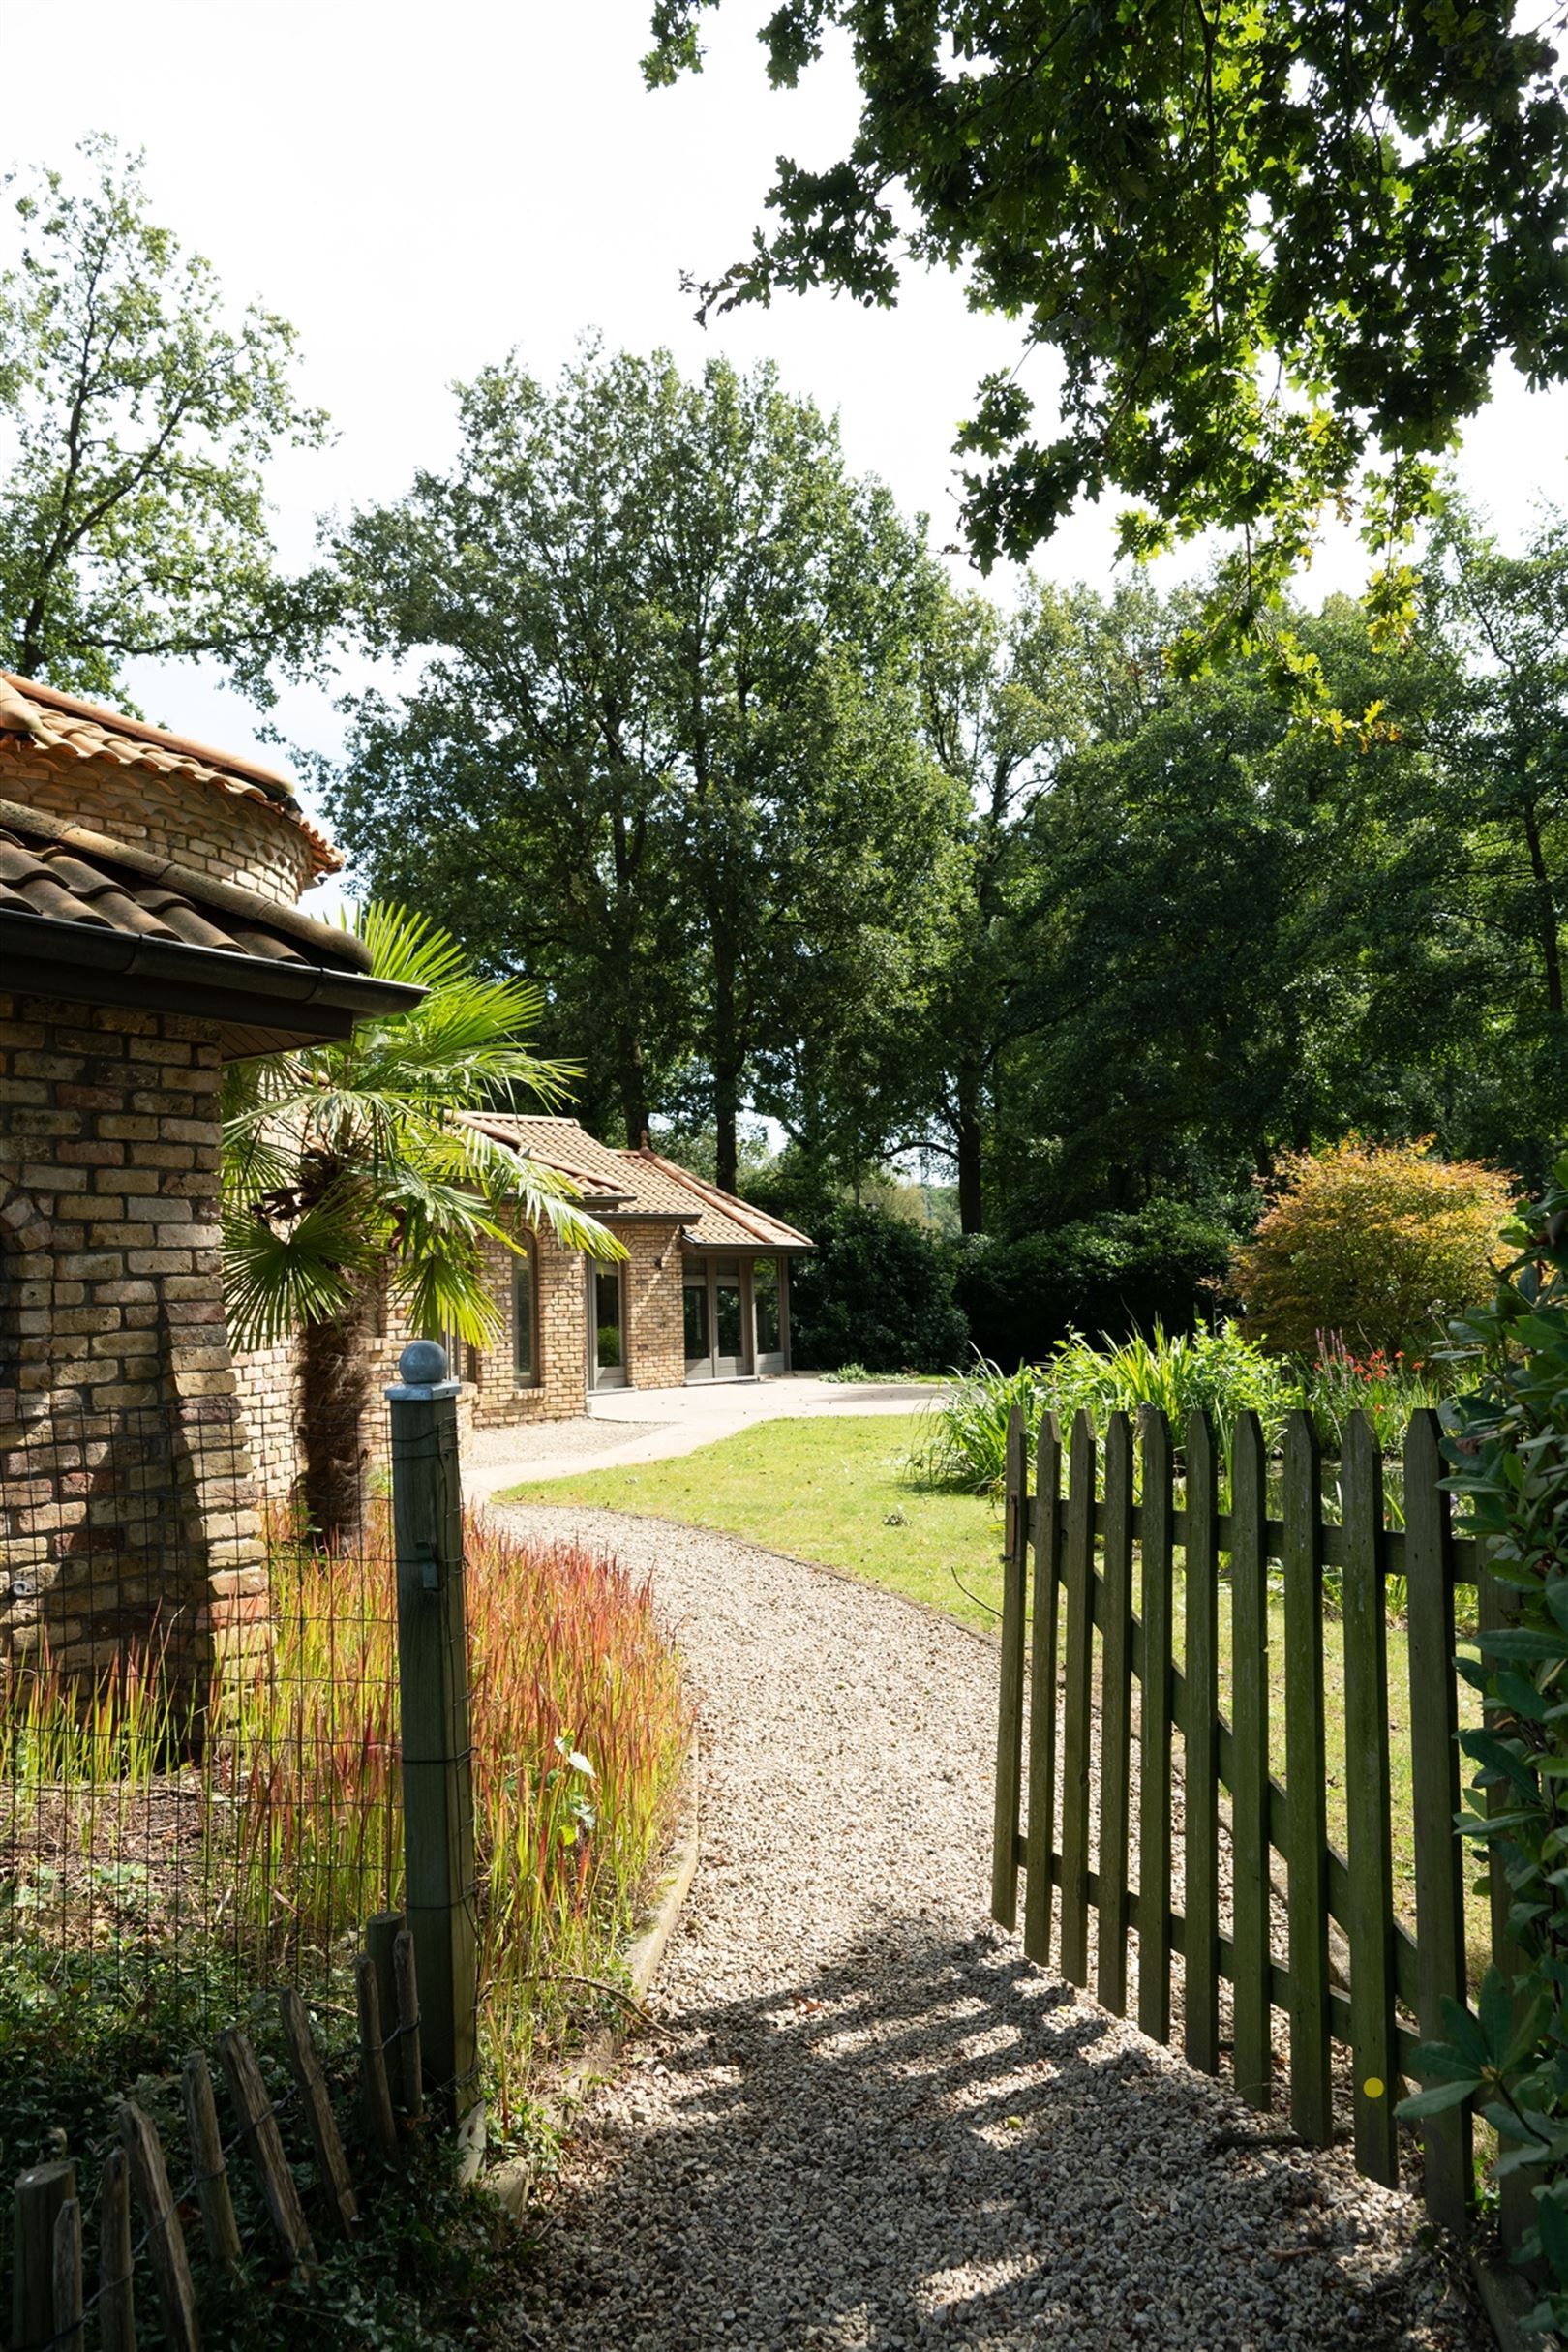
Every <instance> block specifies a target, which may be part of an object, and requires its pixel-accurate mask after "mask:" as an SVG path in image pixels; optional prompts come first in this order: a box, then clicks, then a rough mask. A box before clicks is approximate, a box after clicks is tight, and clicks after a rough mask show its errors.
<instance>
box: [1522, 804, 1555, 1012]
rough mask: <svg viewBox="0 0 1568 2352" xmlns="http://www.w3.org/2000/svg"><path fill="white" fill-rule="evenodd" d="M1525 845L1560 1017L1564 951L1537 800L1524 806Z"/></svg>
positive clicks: (1550, 989)
mask: <svg viewBox="0 0 1568 2352" xmlns="http://www.w3.org/2000/svg"><path fill="white" fill-rule="evenodd" d="M1524 845H1525V847H1526V849H1527V850H1528V851H1529V854H1530V872H1531V874H1532V876H1533V877H1534V881H1535V895H1536V902H1537V904H1538V906H1539V908H1540V913H1541V923H1540V928H1541V960H1542V962H1543V963H1544V965H1545V966H1546V990H1547V1010H1548V1011H1549V1012H1552V1013H1553V1014H1555V1015H1556V1016H1557V1017H1558V1018H1560V1017H1561V1014H1562V949H1561V945H1560V943H1559V941H1558V937H1557V894H1556V892H1555V890H1553V887H1552V877H1551V875H1550V874H1549V873H1548V872H1547V862H1546V852H1545V850H1544V849H1543V848H1542V845H1541V828H1540V824H1539V822H1538V821H1537V818H1536V813H1535V802H1534V801H1533V800H1526V801H1525V803H1524Z"/></svg>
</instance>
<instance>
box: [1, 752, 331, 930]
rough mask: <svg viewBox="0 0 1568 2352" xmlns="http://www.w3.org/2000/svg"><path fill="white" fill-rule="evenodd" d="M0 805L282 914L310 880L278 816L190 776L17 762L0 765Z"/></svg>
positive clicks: (293, 830) (93, 763)
mask: <svg viewBox="0 0 1568 2352" xmlns="http://www.w3.org/2000/svg"><path fill="white" fill-rule="evenodd" d="M0 799H7V800H21V801H24V802H25V803H26V805H27V806H28V807H29V808H41V809H44V810H45V811H46V812H47V814H48V815H50V816H51V817H62V818H64V819H65V820H66V821H67V822H68V823H70V824H73V825H84V826H87V827H88V828H89V829H91V830H92V831H94V832H100V833H107V834H109V835H110V836H111V837H112V838H113V839H114V840H116V841H126V842H129V843H131V844H132V846H133V847H134V848H136V849H145V850H152V851H155V852H157V853H158V854H160V855H161V856H164V857H166V858H174V859H178V860H179V862H180V863H181V864H182V865H190V866H194V867H195V868H196V871H197V873H201V874H212V875H214V876H216V878H217V879H218V880H219V881H220V882H239V883H243V884H244V885H245V886H246V888H247V889H249V890H258V891H259V892H260V893H261V895H262V896H263V897H265V898H271V899H275V900H277V901H278V903H279V904H280V905H283V906H289V907H291V906H292V905H293V904H294V901H295V900H296V899H297V898H298V896H299V894H300V892H301V891H302V890H308V889H309V887H310V885H311V883H312V881H313V879H314V878H315V858H314V853H313V851H312V847H311V843H310V839H309V836H308V835H307V834H306V832H305V831H304V829H303V828H302V827H301V826H300V825H298V824H297V823H296V822H295V820H294V819H293V818H292V817H291V816H290V815H289V813H288V811H287V810H286V808H282V807H280V806H279V805H278V804H277V803H276V802H275V801H270V800H258V799H253V798H250V797H249V796H246V795H244V794H238V793H230V792H226V791H224V789H223V787H222V786H221V785H217V784H203V783H200V782H198V781H197V780H196V778H195V777H192V776H177V775H176V776H161V775H158V774H156V773H154V772H152V771H150V770H148V769H140V768H121V767H119V766H118V765H117V764H116V763H115V762H114V761H112V760H78V761H75V762H73V763H72V764H71V765H70V766H68V767H63V768H61V767H56V766H55V765H54V764H53V762H52V761H48V760H39V759H29V758H28V757H27V755H26V754H25V753H23V754H21V755H20V756H19V757H18V756H12V757H8V758H6V759H4V760H0Z"/></svg>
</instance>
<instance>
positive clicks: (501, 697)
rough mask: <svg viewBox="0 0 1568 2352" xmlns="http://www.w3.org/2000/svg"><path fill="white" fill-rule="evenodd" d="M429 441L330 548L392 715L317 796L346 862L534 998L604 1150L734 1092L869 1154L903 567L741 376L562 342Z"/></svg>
mask: <svg viewBox="0 0 1568 2352" xmlns="http://www.w3.org/2000/svg"><path fill="white" fill-rule="evenodd" d="M459 400H460V424H461V432H462V445H461V453H460V457H459V461H458V463H457V465H456V467H454V468H453V469H452V470H451V471H450V472H449V473H447V474H445V475H437V474H433V473H421V474H419V475H418V476H417V477H416V479H415V482H414V486H413V489H412V491H411V492H410V494H409V496H408V497H407V498H405V499H404V500H403V501H402V502H401V503H399V504H397V505H394V506H388V507H383V508H379V509H376V510H373V511H370V512H367V513H362V514H360V515H358V516H356V517H355V518H354V520H353V522H352V524H351V525H350V527H349V528H348V529H347V532H346V533H345V534H344V536H343V538H342V540H341V543H340V545H339V548H338V551H337V553H338V559H339V563H340V566H341V569H342V573H343V577H344V579H345V582H346V592H347V595H348V597H349V600H350V603H351V605H352V607H353V610H354V612H355V614H356V616H357V623H358V627H359V629H360V632H361V634H362V635H363V637H364V639H365V641H366V643H367V644H368V645H369V647H370V648H372V649H373V650H375V651H377V652H381V653H386V654H390V655H393V656H395V657H396V658H398V659H399V660H401V661H404V662H406V663H407V666H408V672H409V675H410V678H411V681H412V682H411V684H410V688H409V690H408V692H407V694H406V696H405V697H404V698H403V699H402V700H401V701H398V702H392V701H388V700H387V699H385V698H384V697H381V696H379V695H376V694H368V695H364V696H361V697H358V698H357V699H356V700H355V701H354V702H353V703H352V705H351V711H352V718H353V727H352V733H351V739H350V756H349V759H348V761H347V765H346V767H345V769H344V770H343V772H342V773H341V775H338V776H337V777H335V778H334V779H333V780H332V782H331V785H330V790H329V799H330V803H331V806H332V810H333V814H334V817H335V819H336V821H337V824H338V826H339V828H340V830H341V832H342V835H343V837H344V839H345V840H346V841H347V844H348V846H349V847H350V848H351V849H352V850H353V851H354V853H355V855H356V857H357V859H359V860H360V862H361V864H362V865H363V867H364V868H365V869H366V870H367V871H368V873H369V874H370V876H371V877H372V880H373V884H374V887H375V888H376V889H377V890H381V891H393V892H396V893H398V894H400V895H403V896H406V897H407V898H409V899H410V900H412V901H413V902H415V903H418V904H420V905H421V906H423V907H425V908H426V909H427V911H429V912H432V913H437V914H439V916H440V917H441V919H442V920H444V921H445V922H447V923H448V924H449V925H450V927H451V928H452V929H453V930H454V932H456V933H457V934H458V935H459V936H460V937H461V938H462V939H463V940H464V942H465V944H466V945H467V948H468V949H469V950H470V952H471V953H473V954H474V955H475V957H476V958H477V959H479V961H480V962H481V963H482V964H483V965H484V966H485V967H486V968H488V969H491V970H501V971H509V972H510V971H519V970H522V971H525V972H528V974H530V975H531V976H533V977H534V978H535V979H537V980H539V981H540V982H541V983H546V984H547V985H548V990H549V1007H548V1012H547V1020H548V1023H549V1029H548V1034H549V1035H550V1036H551V1037H552V1038H555V1039H560V1040H566V1041H567V1049H568V1050H570V1051H571V1052H572V1053H573V1054H580V1055H582V1056H583V1057H584V1058H585V1064H586V1069H585V1088H584V1102H585V1109H586V1112H587V1114H588V1118H589V1119H590V1120H591V1121H592V1122H593V1123H594V1124H595V1125H596V1126H597V1127H598V1128H599V1129H600V1130H601V1131H611V1130H612V1129H614V1128H615V1127H617V1126H618V1128H619V1129H620V1131H621V1132H622V1135H623V1137H624V1140H625V1141H626V1142H628V1143H629V1144H632V1145H636V1144H638V1143H640V1142H641V1141H642V1139H643V1133H644V1130H645V1129H646V1128H647V1126H648V1122H649V1120H650V1118H651V1117H652V1116H653V1114H654V1113H655V1112H657V1113H662V1114H665V1115H674V1116H676V1117H677V1118H678V1119H679V1120H680V1121H681V1122H682V1123H683V1124H688V1125H697V1126H702V1125H706V1124H708V1123H709V1122H710V1123H711V1124H712V1126H713V1129H714V1142H715V1166H716V1172H717V1178H718V1182H719V1183H720V1184H721V1185H722V1186H724V1187H725V1189H726V1190H734V1188H735V1184H736V1177H737V1166H738V1145H739V1138H738V1128H739V1120H740V1116H741V1113H742V1112H743V1111H744V1110H745V1109H746V1108H747V1107H748V1103H749V1106H750V1107H753V1108H755V1109H756V1110H759V1111H766V1112H769V1113H772V1114H773V1115H775V1116H777V1117H779V1118H780V1119H782V1120H783V1121H784V1122H785V1123H786V1124H787V1125H788V1126H789V1127H790V1129H791V1131H792V1132H794V1133H797V1134H799V1135H800V1136H802V1137H807V1136H809V1137H810V1138H811V1139H812V1141H813V1143H814V1145H815V1147H816V1148H817V1149H818V1150H819V1151H820V1152H823V1153H825V1154H829V1155H835V1154H836V1155H837V1156H838V1157H840V1158H846V1159H848V1160H849V1161H857V1160H859V1161H865V1160H866V1159H867V1158H868V1157H869V1158H871V1159H874V1158H875V1157H876V1155H877V1152H878V1150H879V1149H880V1147H881V1145H882V1142H883V1139H884V1138H885V1136H886V1134H887V1132H888V1131H889V1128H890V1123H891V1121H892V1120H893V1119H894V1118H896V1116H897V1115H898V1112H899V1109H900V1108H901V1103H902V1096H901V1093H900V1091H899V1087H900V1082H901V1080H902V1077H903V1074H904V1068H905V1065H904V1062H903V1061H902V1060H900V1059H899V1057H898V1056H897V1054H896V1053H894V1052H890V1040H895V1039H896V1037H897V1036H898V1034H899V1031H900V1029H901V1028H902V1027H904V1026H907V1023H908V1009H909V1008H910V1007H911V1006H912V1005H917V1004H919V1002H920V1000H921V998H922V995H923V992H924V990H925V987H926V974H927V970H928V967H929V966H930V965H931V963H932V962H933V960H934V954H935V945H936V933H937V928H938V925H939V921H940V918H941V912H942V908H943V906H944V903H945V893H946V889H947V877H948V874H949V870H950V866H951V864H952V862H953V857H954V851H955V842H954V836H955V833H956V831H957V830H958V827H959V811H958V807H957V796H956V793H955V789H954V787H953V785H952V783H951V781H950V779H949V778H947V777H946V776H945V775H944V774H943V772H942V771H941V769H939V767H938V766H937V765H936V764H935V763H934V762H933V761H932V760H931V758H930V757H929V756H928V754H927V752H926V750H925V747H924V745H923V744H922V742H921V740H920V733H919V729H918V725H917V720H918V702H917V683H918V678H917V652H918V647H919V644H920V638H921V632H922V629H923V616H924V614H925V613H926V611H927V609H928V608H929V607H930V606H931V605H932V603H933V601H934V600H935V599H936V598H937V596H938V593H939V576H938V574H937V571H936V567H935V565H934V564H933V563H932V561H931V558H929V556H928V555H927V554H926V552H925V550H924V548H923V546H922V544H921V538H920V532H919V530H918V529H916V528H914V527H912V526H911V525H909V524H908V523H906V522H905V520H904V519H903V518H902V517H901V516H900V515H899V514H898V513H897V511H896V509H895V508H894V506H893V504H892V501H891V500H890V498H889V496H888V493H887V492H886V490H885V489H883V488H882V487H881V485H880V484H877V483H875V482H871V481H861V480H857V479H855V478H854V477H853V476H852V475H851V474H850V473H849V471H848V470H847V468H846V467H845V465H844V462H843V457H842V454H841V452H840V450H839V447H838V442H837V436H836V432H835V430H834V428H833V427H832V426H831V425H830V424H829V423H828V422H827V421H826V420H825V419H824V418H823V417H822V416H820V415H819V414H818V412H817V411H816V409H815V408H813V407H811V406H810V404H809V403H806V402H803V401H799V400H793V399H791V398H789V397H788V396H787V395H786V394H785V393H784V392H783V391H782V390H781V389H780V387H779V385H778V382H777V380H776V378H775V377H774V375H773V373H772V371H771V370H770V369H769V368H760V369H758V370H757V371H756V372H755V373H754V374H753V375H752V376H750V377H740V376H739V375H738V374H737V373H736V371H735V370H734V369H733V368H731V367H730V366H728V365H727V364H726V363H724V362H721V361H713V362H711V363H710V364H709V366H708V367H707V368H706V369H705V370H704V372H703V375H702V377H701V378H700V379H699V380H697V381H695V382H688V381H683V380H682V378H681V377H680V376H679V375H678V372H677V370H676V368H675V367H674V365H673V363H672V362H671V361H670V359H669V358H668V356H667V355H665V354H657V355H655V356H654V357H653V358H651V359H641V358H638V357H635V356H633V355H631V354H628V353H618V354H606V353H603V352H602V351H600V350H599V349H598V348H597V347H596V346H592V345H589V346H588V347H587V348H586V349H585V350H584V352H583V354H582V355H581V357H580V358H579V359H578V361H577V362H576V363H575V364H574V365H572V366H570V367H568V368H567V369H566V370H565V371H564V372H563V374H562V375H561V377H560V378H559V379H558V382H557V383H555V384H554V385H546V384H543V383H541V382H539V381H537V380H536V379H535V378H533V377H530V376H528V375H527V374H525V373H524V371H523V370H522V369H521V368H519V367H518V366H516V365H515V364H507V365H505V366H500V367H495V368H491V369H487V370H486V371H485V372H484V373H483V374H482V375H481V376H480V377H478V378H477V379H476V380H475V381H474V382H472V383H471V384H468V385H467V386H466V387H464V388H463V390H462V391H461V393H460V396H459Z"/></svg>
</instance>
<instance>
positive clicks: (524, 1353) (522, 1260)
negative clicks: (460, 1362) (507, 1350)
mask: <svg viewBox="0 0 1568 2352" xmlns="http://www.w3.org/2000/svg"><path fill="white" fill-rule="evenodd" d="M538 1289H539V1285H538V1282H537V1280H536V1278H535V1270H534V1263H533V1248H532V1245H531V1243H530V1244H529V1246H528V1249H526V1250H525V1251H524V1252H523V1254H522V1255H521V1256H520V1257H514V1258H513V1260H512V1377H513V1379H514V1380H515V1381H516V1382H517V1385H518V1387H519V1388H536V1387H537V1386H538V1384H539V1332H538Z"/></svg>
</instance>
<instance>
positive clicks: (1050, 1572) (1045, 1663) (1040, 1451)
mask: <svg viewBox="0 0 1568 2352" xmlns="http://www.w3.org/2000/svg"><path fill="white" fill-rule="evenodd" d="M1061 1488H1062V1432H1061V1428H1060V1426H1059V1424H1058V1422H1057V1418H1056V1415H1055V1414H1054V1413H1045V1414H1043V1415H1042V1416H1041V1419H1040V1435H1039V1438H1038V1440H1037V1442H1036V1447H1035V1493H1036V1495H1037V1497H1038V1498H1039V1499H1038V1505H1037V1509H1036V1512H1035V1527H1034V1537H1035V1547H1034V1558H1035V1612H1034V1627H1033V1632H1034V1642H1033V1646H1032V1649H1031V1654H1030V1661H1029V1819H1030V1820H1031V1821H1032V1822H1035V1823H1041V1822H1043V1823H1048V1824H1050V1825H1051V1830H1052V1832H1053V1833H1054V1829H1055V1824H1056V1676H1057V1660H1058V1639H1059V1634H1058V1628H1059V1625H1060V1621H1061V1612H1060V1607H1059V1603H1060V1596H1061V1580H1060V1578H1059V1577H1058V1575H1057V1562H1058V1558H1059V1556H1060V1546H1061V1541H1062V1501H1061ZM1018 1500H1019V1511H1020V1515H1021V1516H1022V1518H1023V1519H1024V1521H1025V1533H1026V1535H1027V1532H1028V1527H1027V1521H1028V1513H1027V1511H1026V1510H1025V1509H1024V1504H1025V1502H1026V1500H1027V1495H1026V1494H1025V1493H1022V1492H1020V1494H1019V1498H1018ZM1049 1842H1050V1838H1049V1836H1047V1838H1046V1843H1047V1844H1049ZM1051 1892H1052V1888H1051V1881H1050V1879H1049V1877H1048V1876H1047V1875H1046V1873H1045V1872H1044V1871H1038V1870H1037V1871H1031V1872H1030V1874H1029V1876H1028V1877H1027V1878H1026V1880H1025V1882H1024V1950H1025V1951H1026V1953H1027V1954H1028V1955H1029V1958H1030V1959H1031V1960H1038V1961H1040V1963H1041V1964H1042V1965H1043V1963H1044V1962H1045V1961H1047V1960H1048V1959H1049V1958H1050V1956H1051Z"/></svg>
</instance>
